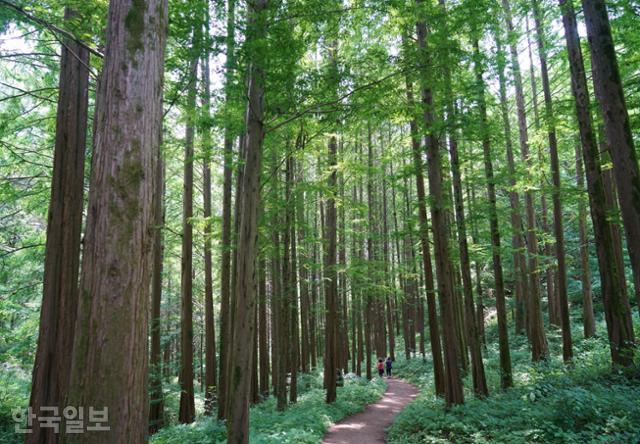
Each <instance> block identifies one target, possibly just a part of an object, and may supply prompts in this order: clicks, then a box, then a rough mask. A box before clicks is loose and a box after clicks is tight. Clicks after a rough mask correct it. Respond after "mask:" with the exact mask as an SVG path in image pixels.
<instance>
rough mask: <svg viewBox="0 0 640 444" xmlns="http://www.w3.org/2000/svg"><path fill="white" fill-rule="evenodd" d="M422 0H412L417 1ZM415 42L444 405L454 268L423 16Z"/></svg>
mask: <svg viewBox="0 0 640 444" xmlns="http://www.w3.org/2000/svg"><path fill="white" fill-rule="evenodd" d="M422 2H423V0H416V3H417V4H418V5H420V4H422ZM416 30H417V34H418V45H419V51H420V64H421V67H420V72H421V75H422V76H423V78H422V106H423V108H422V109H423V119H424V124H425V145H426V148H427V165H428V171H429V193H430V197H431V220H432V224H433V233H434V253H435V258H436V273H437V276H438V293H439V296H440V310H441V313H442V332H443V338H444V367H445V371H444V375H445V402H446V405H447V407H450V406H452V405H454V404H463V403H464V394H463V391H462V379H461V376H460V370H459V368H458V363H457V359H458V358H457V357H458V350H457V349H458V346H457V343H456V331H455V312H454V309H455V306H454V298H455V297H456V295H455V288H454V269H453V264H452V263H451V258H450V256H449V233H448V229H447V223H446V209H445V193H444V189H443V180H442V165H441V160H440V142H439V141H438V139H437V136H436V134H435V129H434V128H433V124H434V122H435V116H434V110H433V95H432V91H431V85H430V83H429V80H428V78H429V67H430V66H432V63H431V60H430V59H431V57H430V54H429V52H428V49H427V41H426V39H427V27H426V24H425V22H424V21H423V20H421V19H419V20H418V21H417V23H416Z"/></svg>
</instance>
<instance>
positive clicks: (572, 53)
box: [559, 0, 634, 366]
mask: <svg viewBox="0 0 640 444" xmlns="http://www.w3.org/2000/svg"><path fill="white" fill-rule="evenodd" d="M559 3H560V7H561V9H562V21H563V24H564V29H565V39H566V42H567V49H568V52H569V66H570V68H571V88H572V92H573V96H574V98H575V103H576V114H577V118H578V126H579V129H580V140H581V142H582V148H583V150H582V155H583V158H584V166H585V172H586V177H587V187H588V191H589V201H590V204H591V205H590V209H591V219H592V221H593V231H594V235H595V241H596V248H597V255H598V265H599V268H600V280H601V282H602V284H601V286H602V295H603V300H604V310H605V320H606V322H607V332H608V336H609V343H610V347H611V359H612V361H613V363H614V364H616V365H622V366H630V365H632V364H633V359H632V358H631V356H632V350H630V348H632V347H633V345H632V344H633V341H634V337H633V327H632V324H631V313H630V311H629V310H628V309H627V307H628V300H627V295H626V287H625V283H624V271H623V270H620V269H619V268H618V262H617V260H616V258H615V252H614V246H613V239H612V233H611V228H610V222H609V221H608V219H607V206H606V197H605V190H604V182H603V175H602V170H601V168H600V152H599V148H598V145H597V143H596V137H595V132H594V130H593V122H592V119H591V111H590V106H591V104H590V100H589V89H588V87H587V77H586V74H585V70H584V59H583V57H582V49H581V46H580V37H579V36H578V25H577V22H576V16H575V11H574V9H573V4H572V3H571V1H567V0H559Z"/></svg>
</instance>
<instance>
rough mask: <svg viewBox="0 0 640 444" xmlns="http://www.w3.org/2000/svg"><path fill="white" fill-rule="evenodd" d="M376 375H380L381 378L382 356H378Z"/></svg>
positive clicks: (382, 373) (382, 368) (382, 369)
mask: <svg viewBox="0 0 640 444" xmlns="http://www.w3.org/2000/svg"><path fill="white" fill-rule="evenodd" d="M377 368H378V376H380V377H381V378H382V376H383V375H384V363H383V362H382V358H378V365H377Z"/></svg>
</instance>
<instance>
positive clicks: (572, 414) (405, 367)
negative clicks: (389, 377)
mask: <svg viewBox="0 0 640 444" xmlns="http://www.w3.org/2000/svg"><path fill="white" fill-rule="evenodd" d="M634 318H635V319H634V320H635V321H636V332H637V331H638V327H639V326H638V325H637V321H638V319H637V315H636V314H635V313H634ZM572 325H573V326H574V331H573V338H574V360H573V364H572V365H571V366H565V365H564V364H563V363H562V356H561V342H560V340H561V338H560V331H559V330H557V329H552V330H550V331H549V332H548V336H547V337H548V340H549V348H550V353H551V357H550V359H549V360H548V361H547V362H545V363H541V364H535V365H534V364H532V363H531V361H530V351H529V350H528V346H527V341H526V338H525V337H522V336H518V337H516V336H514V335H511V334H510V340H511V344H510V345H511V358H512V361H513V377H514V387H513V388H511V389H509V390H507V391H501V390H500V389H499V382H500V381H499V360H498V349H497V346H491V345H490V346H489V347H488V349H487V350H486V352H485V353H484V356H485V360H484V363H485V371H486V373H487V382H488V385H489V389H490V396H489V398H487V399H484V400H483V399H477V398H475V397H474V396H473V394H472V386H471V381H470V379H471V378H470V376H466V377H465V380H464V382H465V400H466V403H465V404H464V405H462V406H458V407H454V408H452V409H451V410H450V411H449V412H445V411H444V407H443V400H442V399H439V398H437V397H435V395H434V384H433V376H432V373H433V372H432V366H431V362H430V360H429V356H427V357H426V359H425V360H423V359H421V358H420V357H416V358H414V359H411V360H409V361H407V360H405V359H404V358H399V359H398V362H397V364H396V374H397V375H398V376H399V377H402V378H404V379H406V380H408V381H411V382H413V383H415V384H417V385H419V386H420V387H421V389H422V393H421V395H420V396H419V397H418V399H417V400H416V401H415V402H414V403H412V404H410V405H409V406H408V407H407V408H406V409H405V410H404V411H403V412H402V413H401V414H400V415H399V416H398V418H397V419H396V421H395V422H394V424H393V426H392V427H391V429H390V430H389V442H391V443H450V442H451V443H474V444H475V443H510V444H511V443H514V444H515V443H534V442H540V443H576V444H577V443H580V444H581V443H638V442H640V376H639V369H638V368H635V369H632V370H628V371H625V372H622V371H619V370H612V368H611V365H610V354H609V347H608V343H607V340H606V330H605V324H604V321H603V320H599V322H598V332H597V333H598V336H597V337H596V338H591V339H587V340H585V339H582V331H581V324H580V320H579V318H578V317H577V314H576V318H575V319H572ZM489 327H490V328H489V330H488V331H487V334H488V343H489V344H495V343H497V338H496V337H495V336H496V329H495V325H492V326H489ZM510 333H511V332H510Z"/></svg>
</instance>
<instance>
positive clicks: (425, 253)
mask: <svg viewBox="0 0 640 444" xmlns="http://www.w3.org/2000/svg"><path fill="white" fill-rule="evenodd" d="M406 88H407V102H408V104H409V107H410V108H414V106H415V105H414V104H415V101H414V98H413V84H412V82H411V81H410V79H409V77H407V79H406ZM410 131H411V146H412V152H413V166H414V169H415V176H416V192H417V194H418V217H419V221H420V227H419V228H420V245H421V247H422V267H423V268H424V276H425V287H426V292H427V313H428V317H429V340H430V343H431V358H432V360H433V375H434V383H435V389H436V394H437V395H439V396H442V395H444V392H445V381H444V364H443V363H442V345H441V342H440V330H439V327H438V315H437V309H436V297H435V284H434V279H433V267H432V264H431V252H430V250H429V249H430V245H429V228H428V226H427V203H426V192H425V186H424V176H423V173H422V171H423V168H424V162H423V160H422V150H421V147H420V136H419V135H418V122H417V120H416V118H415V117H414V118H412V119H411V122H410ZM405 346H406V344H405Z"/></svg>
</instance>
